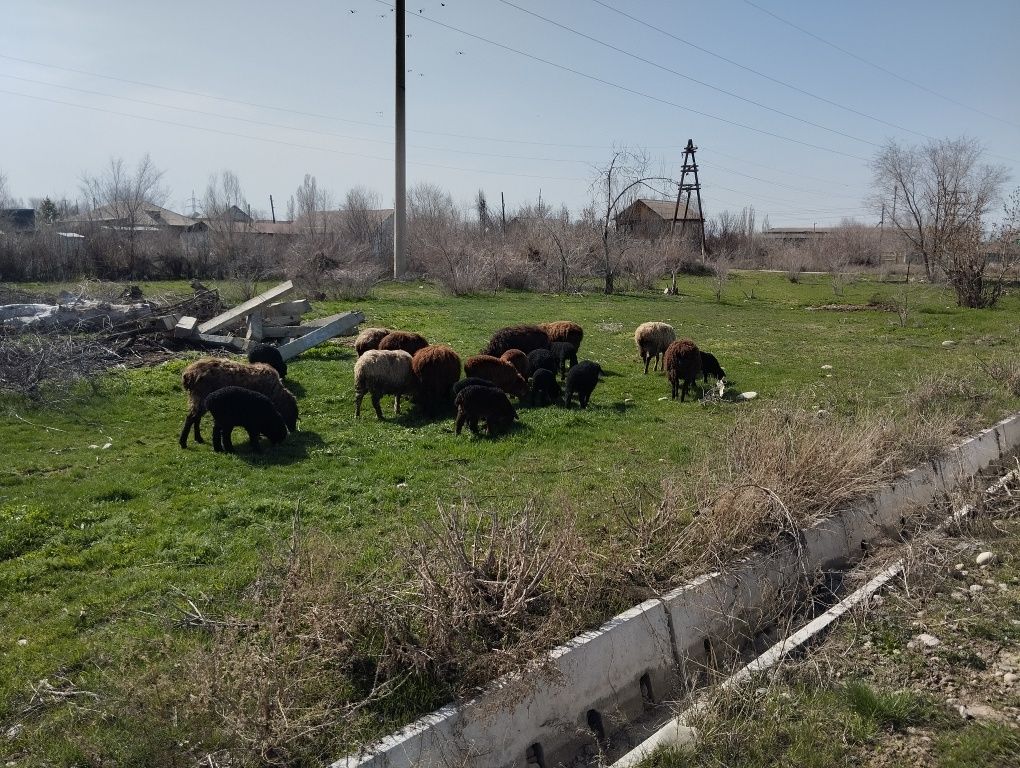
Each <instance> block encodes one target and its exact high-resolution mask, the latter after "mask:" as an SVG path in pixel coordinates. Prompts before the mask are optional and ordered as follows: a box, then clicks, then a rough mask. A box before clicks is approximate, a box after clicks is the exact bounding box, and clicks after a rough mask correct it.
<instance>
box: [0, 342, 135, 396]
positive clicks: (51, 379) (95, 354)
mask: <svg viewBox="0 0 1020 768" xmlns="http://www.w3.org/2000/svg"><path fill="white" fill-rule="evenodd" d="M119 361H120V356H119V355H118V354H117V353H116V352H115V351H113V350H112V349H110V348H109V347H107V346H105V345H104V344H102V343H101V342H99V341H96V340H94V339H91V338H88V337H84V336H72V335H58V334H36V333H19V334H8V333H4V334H0V391H3V392H11V393H14V394H17V395H22V396H25V397H28V398H29V399H31V400H36V401H43V400H48V399H54V398H58V399H59V398H60V397H62V396H64V395H66V394H67V392H68V391H69V389H70V388H72V387H73V386H74V385H76V384H79V383H81V382H88V383H90V384H91V385H92V386H93V388H95V387H98V376H99V374H101V373H103V372H104V371H106V370H107V369H108V368H110V367H112V366H113V365H116V364H117V362H119Z"/></svg>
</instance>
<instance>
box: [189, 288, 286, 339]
mask: <svg viewBox="0 0 1020 768" xmlns="http://www.w3.org/2000/svg"><path fill="white" fill-rule="evenodd" d="M293 290H294V283H292V282H291V281H290V280H288V281H286V282H285V283H280V284H279V285H277V286H275V287H273V288H270V289H269V290H268V291H265V292H263V293H260V294H259V295H258V296H256V297H254V298H252V299H248V301H245V302H243V303H241V304H238V305H237V306H236V307H234V308H233V309H231V310H228V311H226V312H224V313H222V314H220V315H217V316H216V317H214V318H212V319H211V320H206V321H205V322H204V323H202V324H201V325H200V326H198V332H199V333H212V332H213V331H218V330H219V329H220V328H225V327H227V326H228V325H230V324H232V323H235V322H237V321H238V320H240V319H241V318H243V317H245V316H246V315H250V314H251V313H252V312H254V311H255V310H257V309H261V308H262V307H264V306H266V305H267V304H269V303H271V302H273V301H275V300H276V299H279V298H282V297H283V296H286V295H287V294H288V293H290V292H291V291H293Z"/></svg>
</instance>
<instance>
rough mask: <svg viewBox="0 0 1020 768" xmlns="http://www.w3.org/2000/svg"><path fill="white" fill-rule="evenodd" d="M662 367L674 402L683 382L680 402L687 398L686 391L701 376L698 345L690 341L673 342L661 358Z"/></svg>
mask: <svg viewBox="0 0 1020 768" xmlns="http://www.w3.org/2000/svg"><path fill="white" fill-rule="evenodd" d="M662 367H663V368H665V369H666V375H667V376H668V377H669V383H670V384H672V385H673V399H674V400H676V393H677V392H678V391H679V390H680V382H683V385H684V387H683V391H682V392H681V393H680V402H681V403H682V402H683V401H684V398H686V397H687V389H688V388H689V387H693V386H694V382H695V381H697V379H698V376H700V375H701V352H700V351H699V350H698V345H697V344H695V343H694V342H693V341H691V340H690V339H680V340H679V341H674V342H673V343H672V344H670V345H669V346H668V347H667V348H666V354H665V356H664V357H663V358H662Z"/></svg>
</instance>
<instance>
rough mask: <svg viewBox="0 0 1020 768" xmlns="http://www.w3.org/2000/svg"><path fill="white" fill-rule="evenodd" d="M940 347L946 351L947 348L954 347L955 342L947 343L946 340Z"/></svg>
mask: <svg viewBox="0 0 1020 768" xmlns="http://www.w3.org/2000/svg"><path fill="white" fill-rule="evenodd" d="M942 346H943V347H946V348H947V349H948V348H949V347H955V346H956V342H955V341H948V340H947V341H943V342H942Z"/></svg>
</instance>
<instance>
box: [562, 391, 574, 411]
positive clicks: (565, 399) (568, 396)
mask: <svg viewBox="0 0 1020 768" xmlns="http://www.w3.org/2000/svg"><path fill="white" fill-rule="evenodd" d="M573 396H574V393H573V392H571V391H570V390H569V389H568V390H567V394H565V395H564V396H563V407H564V408H569V407H570V399H571V398H572V397H573Z"/></svg>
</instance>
